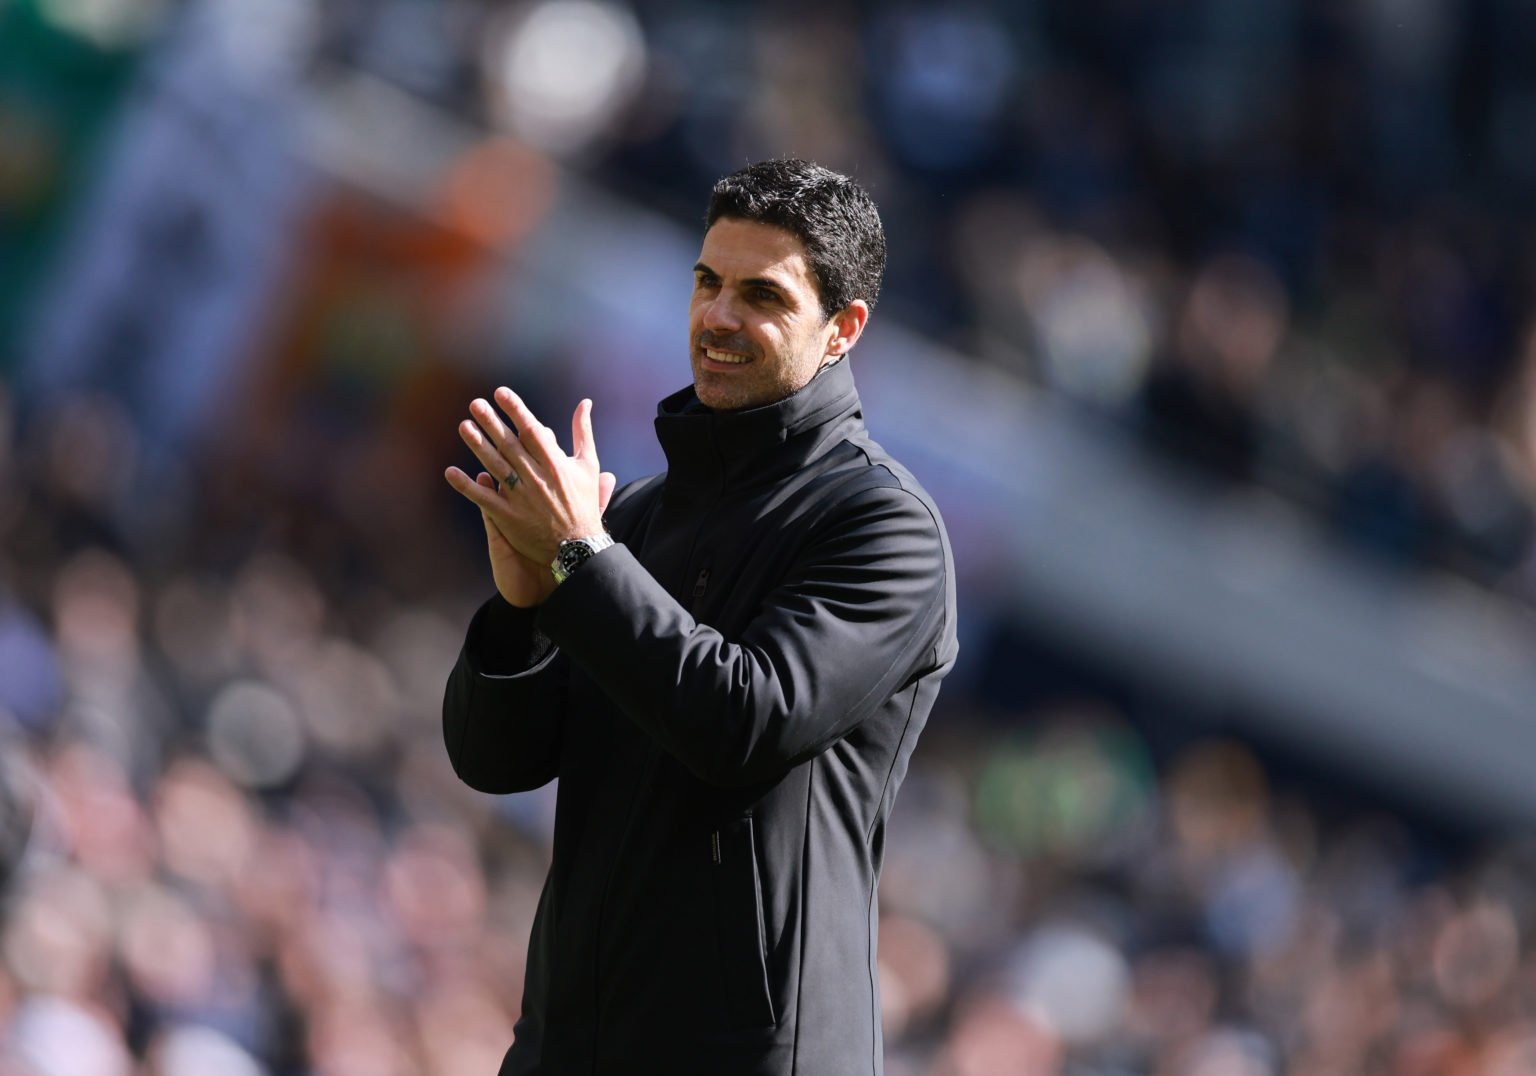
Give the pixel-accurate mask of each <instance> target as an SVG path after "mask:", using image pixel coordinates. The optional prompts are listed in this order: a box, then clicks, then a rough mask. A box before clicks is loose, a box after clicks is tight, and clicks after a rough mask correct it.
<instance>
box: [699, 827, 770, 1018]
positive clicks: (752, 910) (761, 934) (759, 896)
mask: <svg viewBox="0 0 1536 1076" xmlns="http://www.w3.org/2000/svg"><path fill="white" fill-rule="evenodd" d="M710 858H711V861H712V864H713V874H714V877H715V885H714V890H715V940H716V943H717V945H718V947H719V954H720V975H721V978H722V979H723V983H722V995H723V997H724V999H725V1003H726V1015H727V1019H728V1020H729V1022H730V1025H731V1026H732V1027H764V1026H772V1025H773V1024H774V1023H776V1021H775V1019H774V1014H773V997H772V994H771V992H770V989H769V983H768V959H767V950H766V947H765V945H764V939H765V938H766V936H767V931H766V929H765V928H764V922H763V888H762V882H761V879H760V878H759V876H758V872H757V843H756V840H755V839H754V836H753V829H752V818H751V816H747V817H745V818H738V819H735V820H733V821H731V822H729V823H727V824H726V825H725V826H722V827H721V828H720V829H718V830H716V831H715V832H714V833H712V834H710Z"/></svg>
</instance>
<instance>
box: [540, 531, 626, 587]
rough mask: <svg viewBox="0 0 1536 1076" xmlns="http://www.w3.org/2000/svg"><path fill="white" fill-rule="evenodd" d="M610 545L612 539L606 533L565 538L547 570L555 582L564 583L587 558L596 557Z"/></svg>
mask: <svg viewBox="0 0 1536 1076" xmlns="http://www.w3.org/2000/svg"><path fill="white" fill-rule="evenodd" d="M612 544H613V538H612V537H610V536H609V535H608V533H607V532H606V531H604V532H602V533H600V534H592V535H588V536H587V537H585V538H567V539H566V540H565V541H563V542H561V543H560V551H559V552H558V553H556V554H555V559H554V560H552V561H550V562H549V570H550V571H551V572H553V573H554V576H555V582H556V583H563V582H565V581H566V580H567V579H569V578H570V577H571V573H572V572H574V571H575V570H576V569H577V568H580V567H581V566H582V564H583V563H584V562H585V561H586V560H587V558H588V557H592V556H596V555H597V554H598V553H601V552H602V551H603V550H605V549H607V548H608V547H609V546H611V545H612Z"/></svg>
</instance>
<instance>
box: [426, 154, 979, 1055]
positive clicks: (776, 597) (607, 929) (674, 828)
mask: <svg viewBox="0 0 1536 1076" xmlns="http://www.w3.org/2000/svg"><path fill="white" fill-rule="evenodd" d="M884 266H885V236H884V233H883V231H882V229H881V225H880V218H879V215H878V213H877V212H876V210H875V206H874V203H873V202H872V201H871V200H870V198H869V196H868V195H867V194H866V193H865V192H864V191H863V190H862V189H861V188H860V187H859V186H858V185H857V184H855V183H854V182H853V181H852V180H851V179H849V178H848V177H846V176H842V175H838V174H837V173H835V172H831V171H828V170H827V169H825V168H821V167H819V166H817V165H814V164H809V163H807V162H804V161H796V160H776V161H767V162H763V163H760V164H756V165H752V166H751V167H748V168H745V169H743V170H742V171H740V172H737V173H734V174H732V175H730V176H727V177H725V178H724V179H722V180H720V182H719V183H717V184H716V185H715V189H714V191H713V193H712V195H711V198H710V203H709V210H708V213H707V215H706V220H705V234H704V242H703V246H702V249H701V250H700V252H699V259H698V262H697V264H696V265H695V266H694V270H693V273H694V287H693V299H692V302H691V304H690V308H689V336H690V345H691V362H692V367H693V379H694V380H693V384H692V385H691V386H690V387H689V388H687V389H684V390H682V391H680V392H677V393H675V394H673V395H672V396H670V397H668V398H667V399H665V400H663V401H662V402H661V405H660V407H659V409H658V415H657V419H656V432H657V436H658V438H659V439H660V441H661V445H662V448H663V449H664V451H665V453H666V457H667V470H666V472H664V473H663V474H660V475H655V476H652V477H650V478H645V479H641V480H639V481H637V482H634V483H632V484H630V485H627V486H625V487H624V488H623V489H621V490H619V491H618V492H617V493H614V488H613V487H614V482H613V477H612V476H611V475H610V474H608V473H607V472H604V471H602V470H601V469H600V465H599V462H598V457H597V448H596V442H595V438H594V436H593V433H592V424H591V404H590V402H589V401H585V400H584V401H582V403H581V405H580V406H578V407H577V409H576V413H575V415H574V416H573V417H572V451H571V453H570V454H569V455H567V454H566V453H564V452H563V451H562V450H561V449H560V447H559V445H558V443H557V442H556V439H555V436H554V434H553V433H552V432H551V431H550V430H549V429H548V428H547V427H545V426H544V425H542V424H541V423H540V422H539V421H538V419H537V418H536V417H535V416H533V415H532V414H530V413H529V412H528V410H527V408H526V407H525V406H524V404H523V403H522V401H521V400H520V399H519V398H518V397H517V396H516V395H515V394H514V393H512V392H510V391H509V390H507V389H504V388H503V389H499V390H498V391H497V392H496V394H495V401H496V404H497V405H498V407H499V410H498V407H493V406H492V405H491V403H490V402H489V401H486V400H476V401H474V402H473V403H472V404H471V405H470V418H469V419H468V420H466V421H464V422H463V423H461V425H460V434H461V435H462V436H463V438H464V440H465V442H466V443H467V444H468V445H469V446H470V448H471V450H472V451H473V452H474V454H475V456H476V457H477V458H478V459H479V461H480V463H481V464H482V466H483V467H484V468H485V470H484V471H482V472H481V473H480V474H479V475H478V476H477V477H476V478H473V479H472V478H470V477H469V475H468V474H467V473H465V472H464V471H461V470H459V469H458V468H457V467H450V468H449V469H448V471H447V479H448V482H449V483H450V484H451V485H452V486H453V488H454V489H456V490H457V491H458V492H459V493H461V494H463V495H464V496H465V497H466V498H467V499H469V500H470V501H472V502H473V503H474V504H475V505H476V506H477V507H479V509H480V511H481V515H482V518H483V520H484V523H485V533H486V541H487V550H488V554H489V558H490V563H491V570H492V575H493V576H494V578H495V581H496V590H497V593H496V594H495V595H493V596H492V597H491V598H490V599H489V600H488V601H487V602H486V603H485V604H484V605H483V606H481V608H480V610H479V611H478V612H477V613H476V614H475V617H474V619H473V620H472V621H471V623H470V626H469V632H468V635H467V637H466V639H465V642H464V647H463V650H462V652H461V653H460V656H459V660H458V663H457V664H456V665H455V667H454V669H453V672H452V673H451V675H450V677H449V680H448V685H447V691H446V694H445V697H444V702H443V733H444V738H445V741H446V743H447V748H448V754H449V757H450V758H451V759H452V761H453V765H454V768H455V770H456V771H457V773H458V774H459V776H460V777H461V778H462V779H463V780H464V781H466V782H467V783H468V784H470V785H471V786H473V787H475V788H478V789H481V790H483V791H486V792H495V793H507V792H518V791H523V790H526V789H531V788H536V787H538V786H540V785H543V784H545V783H547V782H549V781H551V780H554V779H555V778H559V780H560V785H559V792H558V797H557V807H556V816H555V836H554V850H553V857H552V860H551V863H550V867H549V875H548V878H547V879H546V881H545V885H544V891H543V894H542V897H541V899H540V902H539V910H538V914H537V917H536V918H535V921H534V924H533V934H532V938H531V940H530V944H529V952H528V964H527V976H526V983H525V987H524V993H523V1001H522V1015H521V1018H520V1019H519V1020H518V1022H517V1026H516V1030H515V1041H514V1042H513V1044H512V1046H511V1049H510V1050H509V1051H508V1052H507V1056H506V1060H505V1061H504V1062H503V1064H502V1068H501V1073H502V1076H513V1074H516V1076H524V1074H533V1073H538V1074H547V1076H555V1074H558V1076H571V1074H578V1073H580V1074H600V1076H626V1074H632V1073H633V1074H640V1073H656V1074H667V1076H683V1074H728V1076H755V1074H764V1076H767V1074H774V1076H780V1074H785V1076H787V1074H804V1076H852V1074H861V1073H863V1074H876V1076H878V1074H880V1073H881V1072H882V1067H883V1066H882V1058H881V1037H880V1003H879V992H878V977H877V972H876V954H875V945H876V937H877V928H878V910H877V901H876V884H877V882H878V880H879V876H880V866H881V862H882V858H883V852H884V846H885V823H886V819H887V818H888V817H889V815H890V810H891V804H892V802H893V800H894V798H895V795H896V791H897V789H898V788H899V787H900V785H901V782H902V778H903V777H904V776H905V774H906V770H907V762H908V760H909V758H910V757H911V754H912V749H913V747H914V745H915V744H916V741H917V737H918V734H919V733H920V732H921V731H922V728H923V725H924V723H925V722H926V720H927V717H928V713H929V710H930V709H931V708H932V706H933V702H934V698H935V697H936V695H937V693H938V688H939V681H940V680H941V679H942V678H943V676H944V674H945V673H946V672H948V671H949V669H950V667H951V665H952V664H953V663H954V659H955V652H956V643H955V598H954V583H953V570H952V563H951V558H950V552H949V545H948V541H947V539H946V537H945V534H944V528H943V524H942V522H941V521H940V519H939V514H938V511H937V510H936V509H935V508H934V506H933V502H932V501H931V500H930V499H929V497H928V495H927V494H926V493H925V492H924V491H923V490H922V488H921V487H920V486H919V485H918V484H917V482H916V481H915V480H914V479H913V478H912V476H911V475H910V474H909V473H908V472H907V471H906V470H905V469H903V468H902V467H901V466H900V465H899V464H898V463H896V462H895V461H894V460H892V459H891V458H890V456H888V455H887V454H886V453H885V452H884V451H883V450H882V449H881V448H880V446H879V445H878V444H876V443H875V442H874V441H873V440H871V439H870V437H869V435H868V434H867V432H866V431H865V428H864V422H863V415H862V407H861V405H860V402H859V397H858V393H857V391H856V390H855V388H854V383H853V375H852V373H851V371H850V363H849V362H847V361H843V360H844V357H845V356H846V355H847V354H848V352H849V350H850V349H852V348H853V346H854V345H855V344H856V343H857V342H858V340H859V337H860V335H861V334H862V332H863V330H864V327H865V325H866V324H867V322H868V319H869V316H870V311H871V309H872V308H873V306H874V304H875V299H876V295H877V293H878V292H879V287H880V278H881V275H882V273H883V271H884ZM876 361H878V360H876Z"/></svg>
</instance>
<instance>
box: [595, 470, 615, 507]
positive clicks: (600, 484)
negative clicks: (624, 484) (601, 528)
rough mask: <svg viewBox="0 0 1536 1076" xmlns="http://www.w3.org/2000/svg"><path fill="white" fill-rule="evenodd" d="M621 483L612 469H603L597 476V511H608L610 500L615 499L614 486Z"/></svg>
mask: <svg viewBox="0 0 1536 1076" xmlns="http://www.w3.org/2000/svg"><path fill="white" fill-rule="evenodd" d="M618 484H619V480H618V479H617V478H615V477H614V474H613V472H612V471H603V472H601V473H600V474H599V475H598V476H597V511H598V514H599V515H601V514H602V513H603V512H606V511H608V502H609V501H610V500H612V499H613V487H614V486H616V485H618Z"/></svg>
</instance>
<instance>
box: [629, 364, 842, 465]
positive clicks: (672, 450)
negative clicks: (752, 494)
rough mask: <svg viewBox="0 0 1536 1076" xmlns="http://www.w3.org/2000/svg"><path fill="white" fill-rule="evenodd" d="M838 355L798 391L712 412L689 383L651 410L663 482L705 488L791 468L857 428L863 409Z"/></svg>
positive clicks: (802, 463) (805, 461)
mask: <svg viewBox="0 0 1536 1076" xmlns="http://www.w3.org/2000/svg"><path fill="white" fill-rule="evenodd" d="M849 365H850V364H849V362H848V360H847V359H846V358H844V359H843V360H842V361H840V362H836V363H833V364H832V365H831V366H826V367H823V368H822V370H821V371H820V372H819V373H818V374H817V375H816V376H815V377H813V378H811V380H810V382H809V383H808V384H806V385H805V386H804V387H803V388H801V389H800V390H799V391H798V392H795V393H792V394H791V395H789V396H786V397H785V398H784V399H782V400H779V401H778V402H777V403H771V404H764V405H763V406H762V407H754V408H750V409H748V410H746V411H725V412H716V411H711V410H710V409H709V408H708V407H705V406H704V405H703V404H702V403H700V402H699V398H698V396H697V395H695V394H694V391H693V386H692V385H690V386H689V387H687V388H685V389H681V390H679V391H677V392H674V393H673V394H672V395H670V396H668V397H667V398H666V399H664V400H662V401H661V403H660V404H659V405H658V406H657V408H656V438H657V440H659V441H660V442H661V448H662V451H663V452H665V453H666V456H667V480H666V481H667V486H668V488H669V489H672V490H689V491H694V492H701V493H702V492H711V491H719V490H723V489H725V488H727V487H734V486H738V485H745V484H749V483H750V484H755V483H757V482H762V481H769V480H772V479H776V478H780V477H783V476H784V475H787V474H790V473H793V472H794V471H797V470H799V469H800V468H801V467H803V466H805V465H806V464H807V463H808V462H810V461H811V460H812V459H814V458H815V457H816V456H818V455H819V454H820V453H821V451H822V450H823V446H825V445H826V444H827V442H828V441H829V440H830V439H832V438H833V437H838V438H839V439H841V437H842V436H847V434H848V433H851V432H853V431H855V430H858V429H862V428H863V407H862V405H861V404H860V403H859V393H858V390H857V389H856V388H855V387H854V384H853V372H852V371H851V370H850V369H849Z"/></svg>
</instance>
